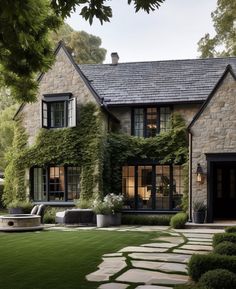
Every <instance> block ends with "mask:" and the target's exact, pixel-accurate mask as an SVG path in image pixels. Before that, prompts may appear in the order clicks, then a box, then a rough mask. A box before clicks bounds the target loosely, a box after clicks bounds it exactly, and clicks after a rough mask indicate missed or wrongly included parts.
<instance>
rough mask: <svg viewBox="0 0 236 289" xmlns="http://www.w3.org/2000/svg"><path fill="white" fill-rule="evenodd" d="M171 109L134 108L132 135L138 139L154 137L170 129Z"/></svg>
mask: <svg viewBox="0 0 236 289" xmlns="http://www.w3.org/2000/svg"><path fill="white" fill-rule="evenodd" d="M170 118H171V108H170V107H168V106H166V107H146V108H134V109H133V112H132V134H133V135H135V136H138V137H153V136H156V135H157V134H159V133H160V132H162V131H167V130H168V129H170Z"/></svg>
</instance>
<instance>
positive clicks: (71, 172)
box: [67, 167, 80, 201]
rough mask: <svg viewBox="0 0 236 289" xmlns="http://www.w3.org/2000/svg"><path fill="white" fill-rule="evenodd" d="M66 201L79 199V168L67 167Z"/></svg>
mask: <svg viewBox="0 0 236 289" xmlns="http://www.w3.org/2000/svg"><path fill="white" fill-rule="evenodd" d="M67 177H68V201H72V200H74V199H79V196H80V184H79V180H80V168H79V167H68V168H67Z"/></svg>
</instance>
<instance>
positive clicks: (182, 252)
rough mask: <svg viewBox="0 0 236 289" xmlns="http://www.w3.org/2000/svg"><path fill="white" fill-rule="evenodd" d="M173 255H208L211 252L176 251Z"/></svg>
mask: <svg viewBox="0 0 236 289" xmlns="http://www.w3.org/2000/svg"><path fill="white" fill-rule="evenodd" d="M173 253H178V254H187V255H193V254H208V253H209V251H194V250H184V249H174V250H173Z"/></svg>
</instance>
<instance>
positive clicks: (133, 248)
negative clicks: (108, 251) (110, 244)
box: [119, 246, 167, 253]
mask: <svg viewBox="0 0 236 289" xmlns="http://www.w3.org/2000/svg"><path fill="white" fill-rule="evenodd" d="M165 251H167V249H166V248H150V247H139V246H128V247H125V248H123V249H121V250H120V251H119V252H120V253H126V252H144V253H146V252H147V253H159V252H165Z"/></svg>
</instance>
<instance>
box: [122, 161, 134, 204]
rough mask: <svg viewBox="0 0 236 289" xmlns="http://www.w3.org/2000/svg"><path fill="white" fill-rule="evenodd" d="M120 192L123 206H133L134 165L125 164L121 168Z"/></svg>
mask: <svg viewBox="0 0 236 289" xmlns="http://www.w3.org/2000/svg"><path fill="white" fill-rule="evenodd" d="M122 176H123V178H122V194H123V196H124V198H125V202H124V206H125V207H126V208H127V209H134V208H135V198H134V190H135V185H134V183H135V176H134V166H125V167H123V168H122Z"/></svg>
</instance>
